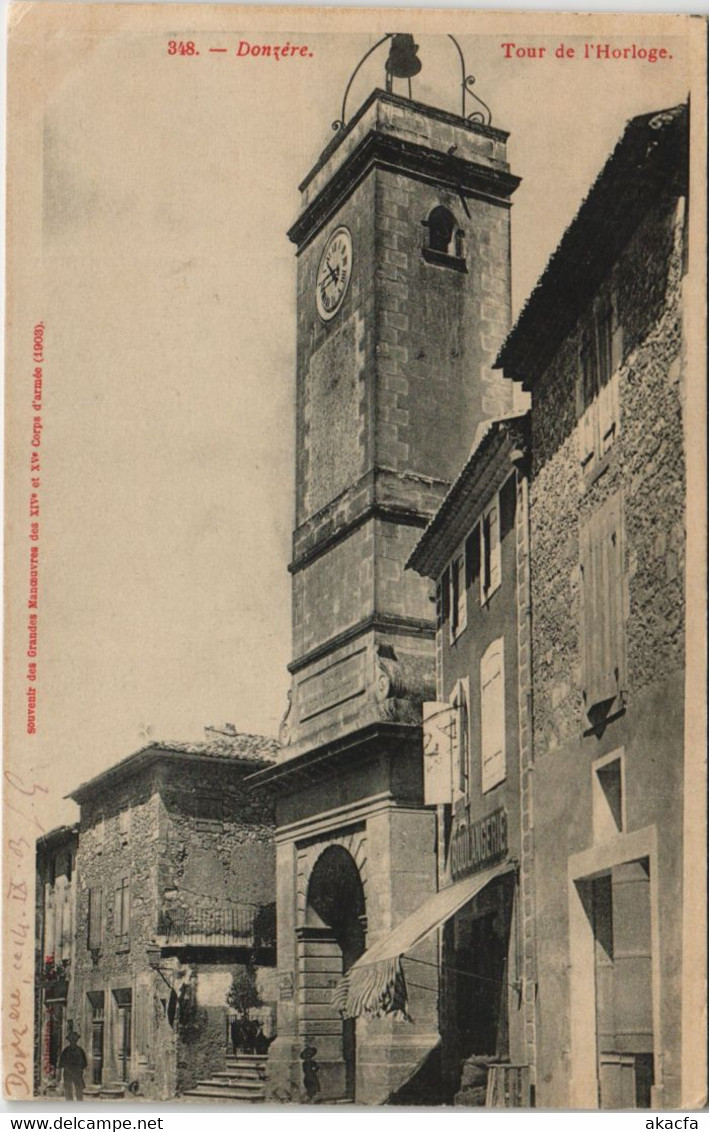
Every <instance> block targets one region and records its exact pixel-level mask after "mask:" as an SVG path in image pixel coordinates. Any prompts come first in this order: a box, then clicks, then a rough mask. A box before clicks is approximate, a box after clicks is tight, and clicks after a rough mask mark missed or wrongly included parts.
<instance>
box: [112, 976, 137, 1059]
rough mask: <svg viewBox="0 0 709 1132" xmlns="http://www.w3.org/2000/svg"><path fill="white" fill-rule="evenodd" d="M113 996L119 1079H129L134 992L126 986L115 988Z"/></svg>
mask: <svg viewBox="0 0 709 1132" xmlns="http://www.w3.org/2000/svg"><path fill="white" fill-rule="evenodd" d="M113 997H114V999H115V1002H116V1007H117V1012H116V1019H115V1022H116V1028H115V1047H114V1048H115V1057H116V1067H117V1069H118V1079H119V1081H128V1079H129V1077H130V1068H131V1057H132V1053H133V1041H132V1034H133V992H132V990H131V989H130V987H126V988H125V989H120V990H114V992H113Z"/></svg>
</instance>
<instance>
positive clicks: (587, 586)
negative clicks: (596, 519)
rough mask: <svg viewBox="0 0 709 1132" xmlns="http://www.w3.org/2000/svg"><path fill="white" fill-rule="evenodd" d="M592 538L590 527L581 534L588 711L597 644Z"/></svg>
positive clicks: (584, 664)
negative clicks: (595, 643)
mask: <svg viewBox="0 0 709 1132" xmlns="http://www.w3.org/2000/svg"><path fill="white" fill-rule="evenodd" d="M592 542H593V540H592V538H591V533H590V531H589V529H588V527H583V528H582V529H581V532H580V565H581V618H580V622H581V624H580V630H581V647H580V652H581V657H582V661H583V696H584V701H585V704H586V710H587V711H588V709H589V708H590V707H592V706H593V704H594V702H595V700H594V698H593V696H594V692H595V687H594V679H593V672H594V642H595V621H596V617H595V612H596V611H595V597H596V576H595V573H594V557H593V553H592Z"/></svg>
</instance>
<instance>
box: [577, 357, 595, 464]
mask: <svg viewBox="0 0 709 1132" xmlns="http://www.w3.org/2000/svg"><path fill="white" fill-rule="evenodd" d="M579 368H580V371H581V373H580V378H579V386H578V396H577V415H578V417H579V460H580V461H581V464H582V465H583V466H584V467H585V465H586V464H588V462H589V460H591V459H592V458H593V454H594V452H595V450H596V405H595V398H596V391H597V382H596V373H595V359H594V354H593V351H592V348H591V344H590V342H589V341H586V342H585V343H584V346H583V349H582V350H581V356H580V359H579Z"/></svg>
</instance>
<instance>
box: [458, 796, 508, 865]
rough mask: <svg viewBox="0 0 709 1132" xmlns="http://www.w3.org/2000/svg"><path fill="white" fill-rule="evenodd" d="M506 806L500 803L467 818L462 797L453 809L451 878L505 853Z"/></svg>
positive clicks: (497, 859)
mask: <svg viewBox="0 0 709 1132" xmlns="http://www.w3.org/2000/svg"><path fill="white" fill-rule="evenodd" d="M507 851H508V846H507V810H506V809H505V808H504V807H500V809H499V810H495V811H494V812H493V813H491V814H488V815H487V817H484V818H480V819H479V820H478V821H473V822H471V820H470V804H469V803H466V802H465V801H464V799H462V798H461V799H460V801H459V802H458V803H457V804H456V806H455V807H454V810H453V829H452V831H451V839H450V868H451V877H452V879H453V880H458V878H459V877H464V876H468V875H469V874H470V873H477V872H479V871H480V869H485V868H487V867H488V866H489V865H492V864H494V863H495V862H496V861H501V860H504V858H505V857H506V856H507Z"/></svg>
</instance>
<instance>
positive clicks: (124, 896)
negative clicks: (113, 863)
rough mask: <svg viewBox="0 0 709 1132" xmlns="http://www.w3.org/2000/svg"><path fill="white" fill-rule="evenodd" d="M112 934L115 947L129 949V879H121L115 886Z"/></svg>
mask: <svg viewBox="0 0 709 1132" xmlns="http://www.w3.org/2000/svg"><path fill="white" fill-rule="evenodd" d="M113 934H114V935H115V937H116V947H118V948H119V949H124V948H128V947H130V877H123V878H122V879H121V881H120V883H119V884H118V885H117V886H116V900H115V904H114V906H113Z"/></svg>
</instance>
